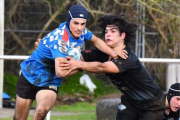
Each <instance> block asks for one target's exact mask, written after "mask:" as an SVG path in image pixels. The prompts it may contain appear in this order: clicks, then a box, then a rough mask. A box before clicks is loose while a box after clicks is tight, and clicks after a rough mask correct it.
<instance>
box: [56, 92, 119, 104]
mask: <svg viewBox="0 0 180 120" xmlns="http://www.w3.org/2000/svg"><path fill="white" fill-rule="evenodd" d="M121 95H122V94H121V93H113V94H108V95H104V96H101V97H99V98H96V99H95V101H98V100H102V99H110V98H120V97H121ZM93 99H94V98H93V96H91V95H82V94H75V95H69V94H64V95H63V96H61V97H58V98H57V100H56V103H55V104H56V105H71V104H74V103H76V102H92V101H93ZM92 104H96V103H92Z"/></svg>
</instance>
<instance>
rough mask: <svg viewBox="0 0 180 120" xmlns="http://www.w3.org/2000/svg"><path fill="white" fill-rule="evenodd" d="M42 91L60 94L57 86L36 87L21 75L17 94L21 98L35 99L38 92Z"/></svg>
mask: <svg viewBox="0 0 180 120" xmlns="http://www.w3.org/2000/svg"><path fill="white" fill-rule="evenodd" d="M40 90H52V91H54V92H55V93H56V94H58V87H57V86H45V87H37V86H34V85H33V84H31V83H30V82H29V81H28V80H27V79H26V78H25V77H24V75H23V74H22V73H21V75H20V76H19V79H18V82H17V88H16V93H17V95H18V96H19V97H21V98H24V99H35V97H36V94H37V92H38V91H40Z"/></svg>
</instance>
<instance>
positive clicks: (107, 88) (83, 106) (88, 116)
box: [0, 72, 119, 120]
mask: <svg viewBox="0 0 180 120" xmlns="http://www.w3.org/2000/svg"><path fill="white" fill-rule="evenodd" d="M81 76H82V72H79V73H77V74H75V75H73V76H70V77H66V78H64V79H63V81H62V84H61V86H60V88H59V94H58V97H62V96H63V95H64V94H69V95H73V96H77V95H80V96H81V95H82V96H84V95H86V96H89V97H90V98H91V99H92V100H91V101H93V102H94V103H96V101H95V100H96V98H98V97H101V96H103V95H106V94H111V93H117V92H119V90H117V88H116V87H114V86H113V85H112V84H110V85H107V84H106V83H105V82H103V81H101V80H98V79H96V78H94V77H92V76H90V78H91V79H92V81H93V82H94V84H95V85H96V86H97V89H95V91H94V94H91V93H89V90H88V88H86V87H85V86H83V85H80V83H79V78H80V77H81ZM8 77H11V78H8ZM12 78H13V80H16V79H17V78H16V77H14V76H13V77H12V76H9V75H7V76H6V79H11V81H12V82H14V81H13V80H12ZM11 81H10V80H9V81H8V82H7V84H5V86H4V88H11V87H13V88H15V86H14V83H16V82H14V83H11ZM14 91H15V90H14ZM6 92H7V93H8V94H9V93H10V92H12V90H11V91H9V92H8V91H7V90H6ZM11 97H12V98H14V95H13V94H12V95H11ZM35 105H36V102H35V101H34V102H33V105H32V107H35ZM52 110H53V111H59V112H70V113H76V115H68V116H62V115H61V116H60V115H59V116H52V115H51V120H96V106H95V105H93V104H91V103H89V102H78V103H75V104H71V105H63V106H59V105H56V106H54V107H53V109H52ZM31 119H32V116H29V117H28V120H31ZM0 120H12V117H11V118H0Z"/></svg>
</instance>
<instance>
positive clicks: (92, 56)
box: [81, 48, 109, 62]
mask: <svg viewBox="0 0 180 120" xmlns="http://www.w3.org/2000/svg"><path fill="white" fill-rule="evenodd" d="M81 55H82V57H83V58H84V60H85V61H86V62H94V61H96V62H106V61H107V60H108V57H109V56H108V55H107V54H105V53H103V52H102V51H100V50H99V49H97V48H94V49H92V50H86V51H83V52H81Z"/></svg>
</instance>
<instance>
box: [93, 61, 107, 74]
mask: <svg viewBox="0 0 180 120" xmlns="http://www.w3.org/2000/svg"><path fill="white" fill-rule="evenodd" d="M95 71H96V73H104V72H105V67H104V65H103V64H102V63H98V64H97V68H95Z"/></svg>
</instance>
